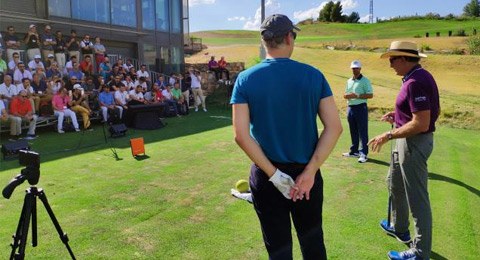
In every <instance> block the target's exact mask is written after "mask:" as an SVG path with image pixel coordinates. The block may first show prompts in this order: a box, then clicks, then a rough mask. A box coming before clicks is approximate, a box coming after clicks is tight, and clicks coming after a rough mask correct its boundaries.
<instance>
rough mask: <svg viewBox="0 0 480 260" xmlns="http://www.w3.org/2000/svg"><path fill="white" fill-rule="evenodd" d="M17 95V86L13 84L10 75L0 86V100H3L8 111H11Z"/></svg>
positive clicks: (6, 76)
mask: <svg viewBox="0 0 480 260" xmlns="http://www.w3.org/2000/svg"><path fill="white" fill-rule="evenodd" d="M17 93H18V91H17V86H15V85H14V84H12V77H11V76H10V75H5V77H4V79H3V83H2V84H0V99H1V100H3V103H4V104H5V108H6V109H7V111H8V110H9V107H10V103H11V102H12V99H13V98H14V97H15V96H16V95H17Z"/></svg>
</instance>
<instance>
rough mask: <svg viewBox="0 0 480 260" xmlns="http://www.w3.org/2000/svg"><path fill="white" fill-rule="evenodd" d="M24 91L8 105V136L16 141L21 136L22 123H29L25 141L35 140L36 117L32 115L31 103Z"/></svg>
mask: <svg viewBox="0 0 480 260" xmlns="http://www.w3.org/2000/svg"><path fill="white" fill-rule="evenodd" d="M27 97H28V95H27V92H26V91H25V90H21V91H20V92H19V93H18V95H17V97H15V98H14V99H13V100H12V104H11V105H10V135H11V136H12V139H14V140H16V139H18V138H19V137H20V135H21V134H22V122H30V126H29V128H28V133H27V137H26V138H25V139H26V140H33V139H35V127H36V124H37V116H36V115H35V114H33V110H32V103H31V102H30V100H28V98H27Z"/></svg>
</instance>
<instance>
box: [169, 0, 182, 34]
mask: <svg viewBox="0 0 480 260" xmlns="http://www.w3.org/2000/svg"><path fill="white" fill-rule="evenodd" d="M171 3H172V32H174V33H180V32H181V31H182V20H183V17H182V4H181V0H171Z"/></svg>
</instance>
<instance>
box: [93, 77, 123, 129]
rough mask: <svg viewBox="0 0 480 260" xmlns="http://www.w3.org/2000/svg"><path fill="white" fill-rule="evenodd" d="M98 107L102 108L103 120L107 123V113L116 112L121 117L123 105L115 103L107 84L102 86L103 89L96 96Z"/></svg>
mask: <svg viewBox="0 0 480 260" xmlns="http://www.w3.org/2000/svg"><path fill="white" fill-rule="evenodd" d="M98 101H99V102H100V108H101V109H102V116H103V122H104V123H107V122H108V121H107V120H108V114H109V113H117V114H118V115H119V118H121V115H122V112H123V107H121V106H117V105H115V98H114V96H113V93H112V92H110V88H109V87H108V86H107V85H104V86H103V91H102V93H100V96H99V97H98Z"/></svg>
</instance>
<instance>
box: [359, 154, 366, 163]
mask: <svg viewBox="0 0 480 260" xmlns="http://www.w3.org/2000/svg"><path fill="white" fill-rule="evenodd" d="M358 162H359V163H365V162H367V156H366V155H365V154H360V158H358Z"/></svg>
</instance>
